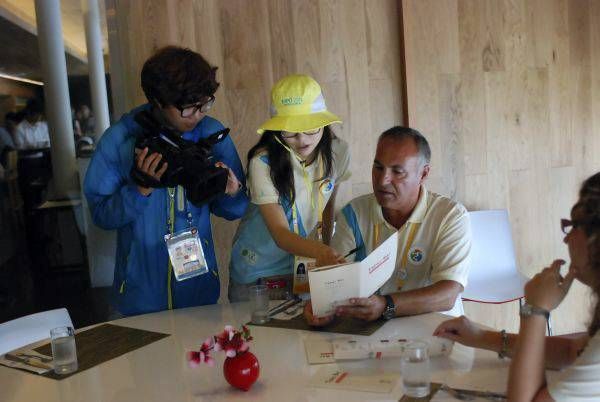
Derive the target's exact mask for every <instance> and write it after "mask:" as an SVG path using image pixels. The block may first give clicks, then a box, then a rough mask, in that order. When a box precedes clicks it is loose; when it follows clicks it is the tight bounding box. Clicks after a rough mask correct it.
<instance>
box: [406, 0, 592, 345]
mask: <svg viewBox="0 0 600 402" xmlns="http://www.w3.org/2000/svg"><path fill="white" fill-rule="evenodd" d="M402 7H403V14H404V37H405V47H406V52H405V54H406V87H407V92H408V93H407V99H406V102H407V105H408V119H409V121H410V124H411V126H412V127H415V128H417V129H419V130H421V131H422V132H423V133H424V134H425V136H427V138H428V139H429V140H430V142H431V145H432V151H433V153H434V156H433V162H432V163H433V166H432V171H433V172H435V173H434V174H433V175H432V178H431V180H430V183H429V186H430V188H432V189H433V190H434V191H439V192H443V193H446V194H449V195H452V196H454V197H455V198H457V199H458V200H459V201H461V202H463V203H464V204H465V205H466V206H467V208H468V209H470V210H479V209H495V208H503V209H508V210H509V213H510V218H511V225H512V231H513V240H514V244H515V248H516V253H517V258H518V264H519V267H520V269H521V271H522V272H523V273H525V274H526V275H528V276H532V275H534V274H535V273H536V272H538V271H539V270H541V269H542V268H543V267H544V266H547V265H549V264H550V263H551V262H552V260H554V259H555V258H565V259H567V260H568V252H567V249H566V247H565V245H564V244H563V235H562V233H561V232H560V228H559V219H560V218H562V217H567V216H568V215H569V212H570V208H571V206H572V205H573V203H574V202H575V200H576V198H577V191H578V188H579V186H580V184H581V182H582V180H583V179H585V178H586V177H587V176H589V175H591V174H593V173H595V172H596V171H598V170H599V168H600V28H599V26H600V2H598V1H593V0H592V1H590V0H527V1H525V0H448V1H436V0H403V1H402ZM440 21H443V23H440V24H438V22H440ZM457 32H458V40H457V45H455V44H454V42H455V41H454V40H450V39H446V40H443V39H442V38H454V37H455V36H456V35H457ZM455 60H456V61H457V63H458V64H457V65H454V61H455ZM448 66H451V67H448ZM436 153H437V155H436ZM589 305H590V301H589V295H588V293H587V292H586V291H585V289H584V288H583V286H579V285H578V286H575V287H574V288H573V289H572V291H571V293H570V294H569V296H568V297H567V299H566V300H565V302H564V303H563V305H561V307H560V308H559V309H558V310H557V311H556V313H554V314H553V321H554V327H555V332H556V333H565V332H570V331H575V330H581V329H583V328H584V327H585V325H586V324H587V323H588V317H589V315H588V313H589V308H588V306H589ZM465 308H466V311H467V314H468V315H470V316H471V317H472V318H474V319H475V320H477V321H481V322H483V323H485V324H487V325H490V326H494V327H497V328H507V329H509V330H513V331H514V330H516V329H517V325H518V315H517V305H516V303H512V304H507V305H502V306H490V305H480V304H476V303H466V304H465Z"/></svg>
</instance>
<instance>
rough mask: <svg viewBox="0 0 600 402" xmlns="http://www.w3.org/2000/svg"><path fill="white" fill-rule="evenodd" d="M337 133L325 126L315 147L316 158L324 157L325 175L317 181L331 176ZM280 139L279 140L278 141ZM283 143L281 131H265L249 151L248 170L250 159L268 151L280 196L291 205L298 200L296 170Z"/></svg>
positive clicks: (272, 174) (272, 173)
mask: <svg viewBox="0 0 600 402" xmlns="http://www.w3.org/2000/svg"><path fill="white" fill-rule="evenodd" d="M335 138H336V137H335V134H334V133H333V131H332V130H331V128H330V127H329V126H325V127H324V128H323V136H322V137H321V141H319V144H318V145H317V147H316V148H315V151H316V152H317V155H316V158H315V160H316V159H317V158H318V157H319V155H320V156H321V158H322V159H323V176H322V177H320V178H319V179H317V180H316V181H321V180H323V179H325V178H327V177H330V176H331V171H332V169H333V151H332V150H331V143H332V141H333V140H334V139H335ZM278 140H279V141H278ZM282 144H285V140H284V139H283V137H282V136H281V131H265V132H264V133H263V134H262V136H261V138H260V140H259V141H258V143H257V144H256V145H255V146H253V147H252V148H251V149H250V151H248V165H247V168H246V171H247V172H248V175H250V160H251V159H252V158H253V157H254V156H255V155H256V154H258V153H259V152H260V151H262V150H266V151H267V156H268V157H269V169H270V176H271V180H272V181H273V185H274V186H275V189H277V192H278V193H279V197H280V198H281V197H285V198H286V199H287V200H288V201H289V203H290V205H292V204H293V203H294V202H295V200H296V190H295V189H294V171H293V169H292V163H291V162H290V153H289V152H288V150H287V149H286V148H284V146H283V145H282Z"/></svg>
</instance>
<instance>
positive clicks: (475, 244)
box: [467, 209, 518, 286]
mask: <svg viewBox="0 0 600 402" xmlns="http://www.w3.org/2000/svg"><path fill="white" fill-rule="evenodd" d="M469 216H470V218H471V234H472V241H471V270H470V272H469V283H477V282H480V281H482V280H486V279H491V278H494V277H497V276H501V275H502V274H503V273H506V271H510V272H513V273H515V272H517V271H518V269H517V263H516V258H515V249H514V246H513V241H512V234H511V231H510V222H509V220H508V211H506V210H505V209H501V210H488V211H472V212H469ZM467 286H468V285H467Z"/></svg>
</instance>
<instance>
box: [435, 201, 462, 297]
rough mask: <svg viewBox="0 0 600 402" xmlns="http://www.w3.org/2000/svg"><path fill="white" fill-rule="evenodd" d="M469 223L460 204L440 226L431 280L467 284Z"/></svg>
mask: <svg viewBox="0 0 600 402" xmlns="http://www.w3.org/2000/svg"><path fill="white" fill-rule="evenodd" d="M470 253H471V223H470V220H469V214H468V213H467V211H466V210H465V208H464V207H462V206H455V207H453V208H452V210H451V211H450V213H449V214H448V216H447V218H446V219H445V221H444V222H443V223H442V226H441V228H440V234H439V236H438V241H437V244H436V248H435V251H434V253H433V259H432V266H433V269H432V272H431V282H432V283H436V282H439V281H443V280H450V281H455V282H458V283H460V284H461V285H463V287H466V286H467V277H468V275H469V269H470V266H471V260H470Z"/></svg>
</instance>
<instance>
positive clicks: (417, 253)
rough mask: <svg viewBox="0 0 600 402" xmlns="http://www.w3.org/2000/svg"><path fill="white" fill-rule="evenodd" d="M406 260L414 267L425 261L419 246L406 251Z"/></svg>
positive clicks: (423, 253) (423, 251)
mask: <svg viewBox="0 0 600 402" xmlns="http://www.w3.org/2000/svg"><path fill="white" fill-rule="evenodd" d="M408 259H409V260H410V262H411V263H412V264H414V265H421V264H422V263H423V262H424V261H425V250H423V249H422V248H421V247H419V246H414V247H411V248H410V250H409V251H408Z"/></svg>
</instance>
